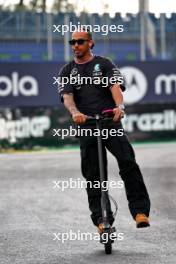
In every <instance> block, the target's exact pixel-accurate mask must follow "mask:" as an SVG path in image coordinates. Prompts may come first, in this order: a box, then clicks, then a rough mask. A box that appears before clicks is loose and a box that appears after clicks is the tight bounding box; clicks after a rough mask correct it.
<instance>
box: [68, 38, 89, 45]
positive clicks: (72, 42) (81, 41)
mask: <svg viewBox="0 0 176 264" xmlns="http://www.w3.org/2000/svg"><path fill="white" fill-rule="evenodd" d="M86 41H89V39H72V40H69V44H70V45H71V46H74V45H75V44H76V43H77V44H78V45H83V44H84V43H85V42H86Z"/></svg>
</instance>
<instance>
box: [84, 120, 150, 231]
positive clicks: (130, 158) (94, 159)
mask: <svg viewBox="0 0 176 264" xmlns="http://www.w3.org/2000/svg"><path fill="white" fill-rule="evenodd" d="M89 127H90V126H89ZM84 128H86V126H84ZM87 128H88V127H87ZM91 128H92V129H94V128H95V126H92V127H91ZM102 128H106V129H108V130H110V129H112V128H113V129H114V128H115V129H116V130H117V129H122V124H121V123H120V122H113V121H110V122H109V121H108V122H106V123H104V125H103V126H102ZM79 140H80V150H81V170H82V175H83V177H84V178H85V179H86V180H87V181H91V182H92V183H94V182H95V181H100V175H99V162H98V145H97V138H96V137H95V136H81V137H79ZM102 141H103V159H104V171H105V176H106V180H107V178H108V175H107V155H106V150H109V151H110V152H111V153H112V154H113V155H114V156H115V158H116V160H117V162H118V166H119V173H120V175H121V178H122V180H123V181H124V186H125V191H126V196H127V200H128V205H129V210H130V212H131V215H132V217H133V218H135V216H136V214H137V213H145V214H146V215H147V216H149V212H150V199H149V195H148V192H147V189H146V186H145V184H144V180H143V176H142V173H141V171H140V168H139V166H138V164H137V163H136V160H135V154H134V150H133V148H132V146H131V144H130V143H129V141H128V138H127V136H126V135H125V133H123V136H108V138H107V139H103V140H102ZM92 186H93V185H92ZM92 186H89V185H87V188H86V190H87V195H88V202H89V209H90V211H91V218H92V221H93V223H94V225H96V226H97V225H98V224H99V223H100V222H101V215H102V213H101V189H100V188H97V186H96V188H92ZM108 214H109V222H110V224H112V223H113V221H114V218H113V213H112V211H111V205H110V201H108Z"/></svg>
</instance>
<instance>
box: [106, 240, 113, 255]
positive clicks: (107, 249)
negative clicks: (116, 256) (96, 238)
mask: <svg viewBox="0 0 176 264" xmlns="http://www.w3.org/2000/svg"><path fill="white" fill-rule="evenodd" d="M104 248H105V253H106V254H111V253H112V242H111V239H110V238H109V239H108V241H107V243H105V244H104Z"/></svg>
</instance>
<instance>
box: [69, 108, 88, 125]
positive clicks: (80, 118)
mask: <svg viewBox="0 0 176 264" xmlns="http://www.w3.org/2000/svg"><path fill="white" fill-rule="evenodd" d="M72 119H73V121H74V122H75V123H76V124H82V123H85V122H86V119H87V118H86V115H84V114H82V113H81V112H79V111H78V112H75V113H73V114H72Z"/></svg>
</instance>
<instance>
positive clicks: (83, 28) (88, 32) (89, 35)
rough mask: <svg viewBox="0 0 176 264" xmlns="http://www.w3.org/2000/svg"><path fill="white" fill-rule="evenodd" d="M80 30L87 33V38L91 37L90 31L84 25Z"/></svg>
mask: <svg viewBox="0 0 176 264" xmlns="http://www.w3.org/2000/svg"><path fill="white" fill-rule="evenodd" d="M82 30H83V31H84V32H86V33H87V36H88V38H89V39H92V33H91V32H90V30H89V29H87V28H86V27H82Z"/></svg>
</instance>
